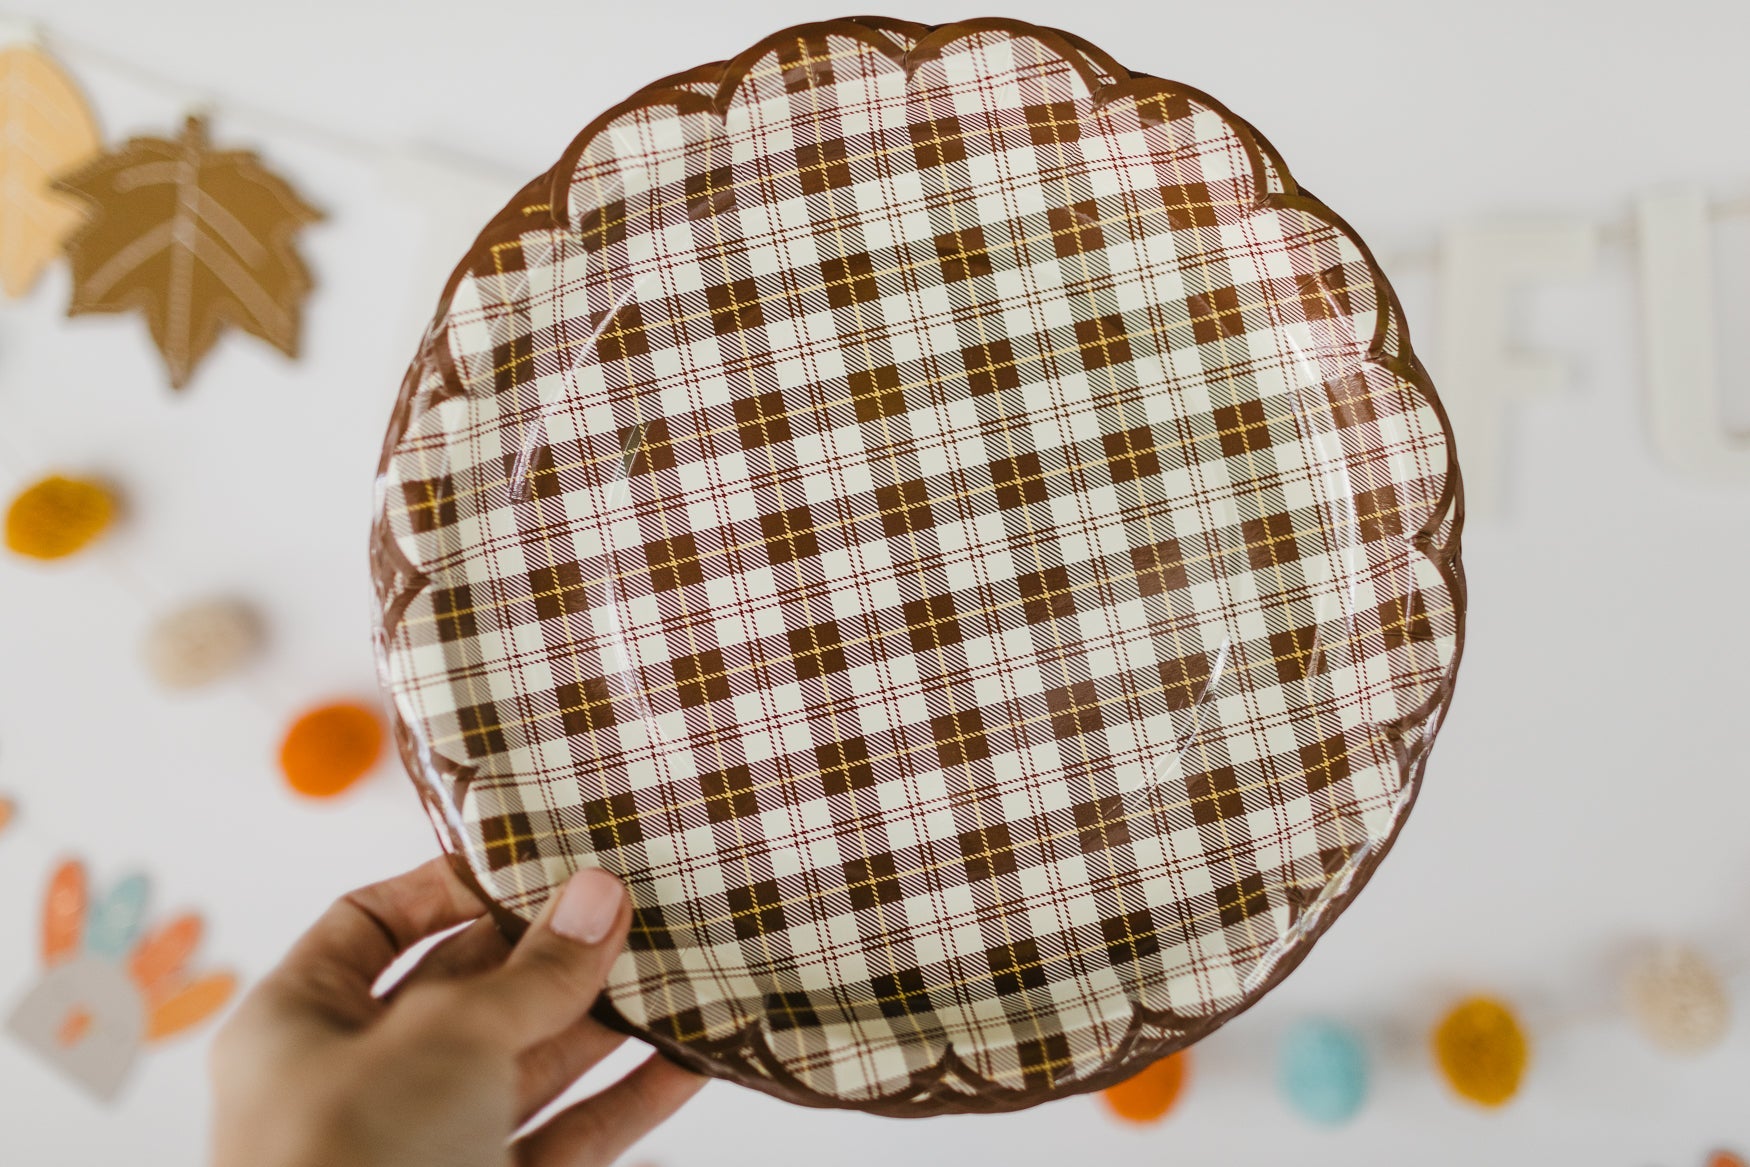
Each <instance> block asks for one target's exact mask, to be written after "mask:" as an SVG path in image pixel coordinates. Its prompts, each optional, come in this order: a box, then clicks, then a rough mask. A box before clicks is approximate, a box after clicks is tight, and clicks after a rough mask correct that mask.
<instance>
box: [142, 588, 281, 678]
mask: <svg viewBox="0 0 1750 1167" xmlns="http://www.w3.org/2000/svg"><path fill="white" fill-rule="evenodd" d="M261 639H262V638H261V622H260V621H259V620H258V619H257V618H256V615H255V613H254V611H252V610H251V609H250V608H248V607H246V606H244V605H243V604H240V603H237V602H235V601H232V600H208V601H204V602H202V603H198V604H191V605H190V606H189V607H186V608H182V609H180V610H178V611H175V612H172V613H171V614H170V615H168V616H165V617H164V618H163V619H161V620H159V621H158V623H157V624H155V625H153V626H152V630H151V631H150V632H148V633H147V634H146V668H147V670H148V671H150V672H151V674H152V676H153V677H155V678H156V679H157V681H158V683H159V684H161V685H163V686H164V687H165V688H168V689H192V688H195V687H196V686H199V685H205V684H208V683H210V682H212V681H216V680H218V679H219V678H220V677H223V676H224V675H225V674H227V673H229V672H232V671H234V670H235V669H237V668H238V667H239V666H240V665H242V664H243V663H244V662H245V661H247V660H248V659H249V658H250V657H251V656H253V655H255V652H256V650H257V649H258V648H259V647H260V646H261Z"/></svg>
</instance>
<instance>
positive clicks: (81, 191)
mask: <svg viewBox="0 0 1750 1167" xmlns="http://www.w3.org/2000/svg"><path fill="white" fill-rule="evenodd" d="M56 188H57V189H58V190H62V191H65V192H67V193H68V194H69V195H73V196H75V197H77V198H78V199H80V200H81V201H83V202H84V203H85V204H86V207H87V216H88V217H87V220H86V223H85V225H84V227H82V228H81V229H80V230H79V231H78V232H77V233H76V234H75V235H74V236H73V237H72V238H71V239H70V240H68V241H67V255H68V257H69V259H71V261H72V264H73V301H72V303H71V304H69V305H68V307H67V314H68V315H69V316H79V315H82V314H84V313H87V312H127V311H135V310H137V311H139V312H141V313H142V314H144V316H145V317H146V323H147V326H148V327H149V328H150V329H151V332H152V340H153V342H154V343H155V344H157V346H158V351H159V352H160V353H162V354H163V356H164V363H165V365H166V367H167V368H168V369H169V372H170V384H171V387H172V388H176V389H180V388H182V387H183V386H184V385H186V384H187V383H188V379H189V377H190V376H191V375H193V373H194V370H195V366H197V365H198V364H200V361H201V358H203V357H205V356H206V354H207V353H208V351H209V350H211V348H212V347H213V342H214V341H216V340H217V339H218V337H219V333H220V331H221V329H223V328H224V327H225V326H226V325H230V326H232V327H235V328H241V329H242V330H243V331H245V332H248V333H251V334H253V335H255V336H258V337H260V338H261V339H262V340H265V341H267V342H268V343H269V344H271V345H273V346H274V347H275V348H277V349H279V350H280V351H281V352H283V353H285V354H286V355H287V356H290V357H295V356H297V352H298V330H299V323H300V311H301V308H302V304H303V300H304V297H305V296H306V295H307V294H308V293H309V291H310V273H309V271H308V269H307V268H305V266H304V261H303V260H302V259H301V258H299V256H298V253H297V251H296V250H295V249H294V248H293V246H292V241H293V237H294V236H295V235H296V234H297V232H298V231H299V230H300V229H301V228H303V227H304V226H305V225H306V224H308V223H313V222H315V221H316V220H317V219H319V218H321V215H320V214H319V213H318V212H317V211H316V210H314V209H313V208H312V207H310V206H309V205H308V204H306V203H305V202H304V201H303V199H301V198H299V197H298V195H297V193H296V192H295V191H293V190H292V188H291V187H290V186H289V185H287V183H286V182H285V181H284V180H283V179H281V178H279V177H278V176H276V175H274V174H272V173H271V172H269V171H268V170H266V169H265V168H264V167H263V166H262V165H261V161H260V159H258V158H257V157H256V156H255V155H254V154H252V153H249V152H247V151H241V150H214V149H213V148H212V147H211V146H210V145H209V143H208V141H207V131H206V124H205V122H203V121H202V120H201V119H200V118H190V119H189V120H188V123H187V124H186V125H185V126H184V127H183V131H182V134H181V136H180V137H178V138H177V139H176V140H175V141H169V140H166V139H164V138H131V139H129V140H128V142H127V143H126V144H124V145H123V146H121V147H120V148H119V149H116V150H114V151H112V152H110V153H107V154H104V155H103V156H102V157H100V158H98V159H97V160H96V161H94V162H92V163H91V164H90V165H88V166H85V167H83V168H81V169H80V170H78V171H76V172H74V173H72V174H69V175H67V176H65V177H64V178H62V179H61V180H60V181H59V182H58V183H57V184H56Z"/></svg>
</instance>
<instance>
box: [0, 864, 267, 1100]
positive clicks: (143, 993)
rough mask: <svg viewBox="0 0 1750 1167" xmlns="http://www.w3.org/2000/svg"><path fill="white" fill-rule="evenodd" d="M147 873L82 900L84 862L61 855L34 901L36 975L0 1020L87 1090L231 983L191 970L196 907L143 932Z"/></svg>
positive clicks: (216, 1005)
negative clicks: (39, 967)
mask: <svg viewBox="0 0 1750 1167" xmlns="http://www.w3.org/2000/svg"><path fill="white" fill-rule="evenodd" d="M147 891H148V887H147V883H146V879H145V877H144V876H141V875H132V876H128V877H127V878H125V879H123V880H121V881H120V882H118V883H117V884H116V885H115V886H114V887H112V888H111V889H110V890H109V893H108V894H107V895H106V896H104V897H103V898H102V899H101V900H99V901H96V902H92V900H91V897H90V894H89V889H88V884H87V880H86V875H85V869H84V867H83V866H82V865H81V864H80V863H79V862H78V861H76V860H68V861H67V862H65V863H63V864H61V865H60V867H58V868H57V869H56V870H55V872H54V874H53V876H52V877H51V878H50V880H49V887H48V893H47V895H46V897H45V900H44V903H43V923H42V959H43V965H44V972H43V975H42V979H41V980H40V981H38V983H37V984H36V986H35V987H34V988H33V989H31V990H30V992H29V993H27V994H26V995H25V997H24V999H23V1000H22V1001H20V1002H19V1003H18V1006H17V1008H15V1009H14V1010H13V1012H12V1016H11V1018H10V1019H9V1020H8V1021H7V1028H8V1029H9V1030H10V1031H11V1032H12V1035H13V1036H14V1037H16V1038H18V1039H19V1040H20V1041H21V1042H23V1043H24V1044H25V1045H26V1046H29V1047H30V1048H31V1049H33V1050H35V1051H36V1052H37V1053H38V1054H39V1055H41V1056H42V1058H43V1059H44V1060H45V1061H47V1062H48V1063H49V1064H50V1065H51V1066H54V1067H55V1068H56V1069H58V1070H60V1071H61V1072H62V1073H64V1074H66V1075H67V1076H68V1077H69V1078H71V1079H72V1080H73V1081H74V1082H76V1083H77V1084H78V1085H80V1086H81V1087H83V1088H84V1089H85V1090H86V1091H88V1092H89V1093H90V1094H91V1095H92V1096H93V1097H95V1098H97V1099H98V1100H100V1101H103V1102H109V1101H111V1100H113V1099H114V1098H115V1096H116V1095H117V1094H118V1093H119V1092H120V1090H121V1087H122V1084H123V1083H124V1082H125V1081H126V1080H127V1075H128V1071H129V1070H130V1069H131V1068H132V1067H133V1064H134V1060H135V1058H136V1057H138V1056H139V1053H140V1050H141V1048H142V1047H143V1046H144V1045H146V1044H147V1043H151V1042H157V1041H162V1040H163V1039H165V1038H168V1037H172V1036H174V1035H175V1034H178V1033H181V1032H182V1031H184V1030H186V1029H189V1028H191V1027H193V1026H194V1025H196V1024H198V1023H200V1022H201V1021H204V1020H205V1019H206V1018H208V1017H210V1016H211V1015H212V1014H214V1013H216V1012H218V1011H219V1009H221V1008H222V1007H223V1006H224V1004H225V1002H227V1001H228V1000H230V998H231V995H232V993H233V992H234V991H235V989H236V985H237V982H236V978H235V977H233V976H232V975H231V974H230V973H209V974H206V975H202V976H195V975H193V974H192V973H191V972H190V971H189V970H188V968H187V963H188V959H189V957H190V956H191V955H193V953H194V950H195V948H196V946H197V945H199V943H200V937H201V922H200V918H199V917H198V916H193V915H186V914H185V915H180V916H176V917H174V918H172V919H171V920H170V921H168V922H167V923H165V924H163V925H161V926H160V927H158V928H156V929H154V930H152V931H151V932H149V933H147V932H145V928H144V926H145V922H146V900H147Z"/></svg>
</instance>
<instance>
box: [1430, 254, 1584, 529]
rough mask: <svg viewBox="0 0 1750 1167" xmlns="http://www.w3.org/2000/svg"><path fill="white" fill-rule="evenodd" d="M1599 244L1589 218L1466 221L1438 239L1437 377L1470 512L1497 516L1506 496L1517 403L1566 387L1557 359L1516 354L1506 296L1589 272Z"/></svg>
mask: <svg viewBox="0 0 1750 1167" xmlns="http://www.w3.org/2000/svg"><path fill="white" fill-rule="evenodd" d="M1597 248H1598V234H1597V230H1596V229H1595V228H1594V227H1592V226H1591V225H1590V224H1587V223H1582V222H1571V221H1566V220H1556V221H1551V222H1538V223H1498V224H1480V223H1479V224H1465V225H1462V226H1457V227H1453V228H1450V229H1448V230H1447V231H1446V232H1445V233H1444V234H1443V236H1442V237H1441V241H1440V293H1439V294H1440V347H1441V354H1440V355H1441V364H1440V368H1439V370H1438V377H1437V381H1438V383H1439V385H1440V397H1441V400H1442V401H1444V402H1445V403H1446V411H1447V414H1448V416H1449V417H1450V418H1451V419H1452V430H1453V437H1454V440H1455V442H1456V443H1457V445H1458V448H1459V449H1460V450H1462V451H1463V452H1464V495H1465V510H1466V511H1467V512H1468V513H1469V514H1470V515H1472V516H1481V515H1497V514H1499V513H1500V512H1501V510H1502V509H1503V503H1504V502H1505V495H1506V486H1505V481H1506V477H1507V465H1506V463H1507V455H1506V451H1507V446H1506V412H1507V406H1508V403H1509V402H1512V401H1517V400H1521V399H1524V398H1526V397H1530V396H1532V395H1534V394H1538V393H1550V392H1554V391H1555V390H1556V389H1558V388H1560V387H1561V383H1562V379H1563V376H1564V370H1563V368H1562V364H1561V362H1560V361H1559V360H1557V359H1556V358H1555V357H1552V356H1549V355H1548V354H1543V353H1524V352H1515V351H1514V350H1513V349H1512V347H1511V346H1510V344H1509V339H1508V324H1509V315H1508V311H1507V309H1508V305H1509V300H1508V293H1509V292H1511V291H1512V289H1513V288H1514V287H1515V286H1517V285H1520V284H1524V283H1529V282H1531V281H1533V280H1538V279H1560V278H1563V277H1572V276H1579V275H1584V274H1585V273H1586V272H1587V271H1588V270H1589V269H1590V268H1591V266H1592V262H1593V259H1594V257H1595V256H1596V253H1597Z"/></svg>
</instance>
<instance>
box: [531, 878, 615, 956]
mask: <svg viewBox="0 0 1750 1167" xmlns="http://www.w3.org/2000/svg"><path fill="white" fill-rule="evenodd" d="M625 897H626V887H625V885H624V884H622V883H621V882H620V881H619V880H617V879H615V878H614V877H613V876H611V875H609V874H608V873H607V872H605V871H603V870H602V869H601V868H599V867H586V868H584V869H583V870H582V871H579V872H578V873H577V874H576V875H574V876H572V877H571V878H570V879H568V880H566V881H565V886H564V887H563V888H561V889H560V890H559V902H558V903H557V904H555V905H554V907H553V918H552V920H551V921H549V925H550V926H551V927H552V929H553V931H555V932H557V933H559V935H561V936H563V937H565V938H566V939H567V940H575V941H577V943H579V944H600V943H601V942H602V940H603V938H605V937H606V936H607V934H608V933H609V932H610V931H612V930H613V927H614V921H615V920H616V919H618V918H619V916H620V901H621V900H623V899H624V898H625Z"/></svg>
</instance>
